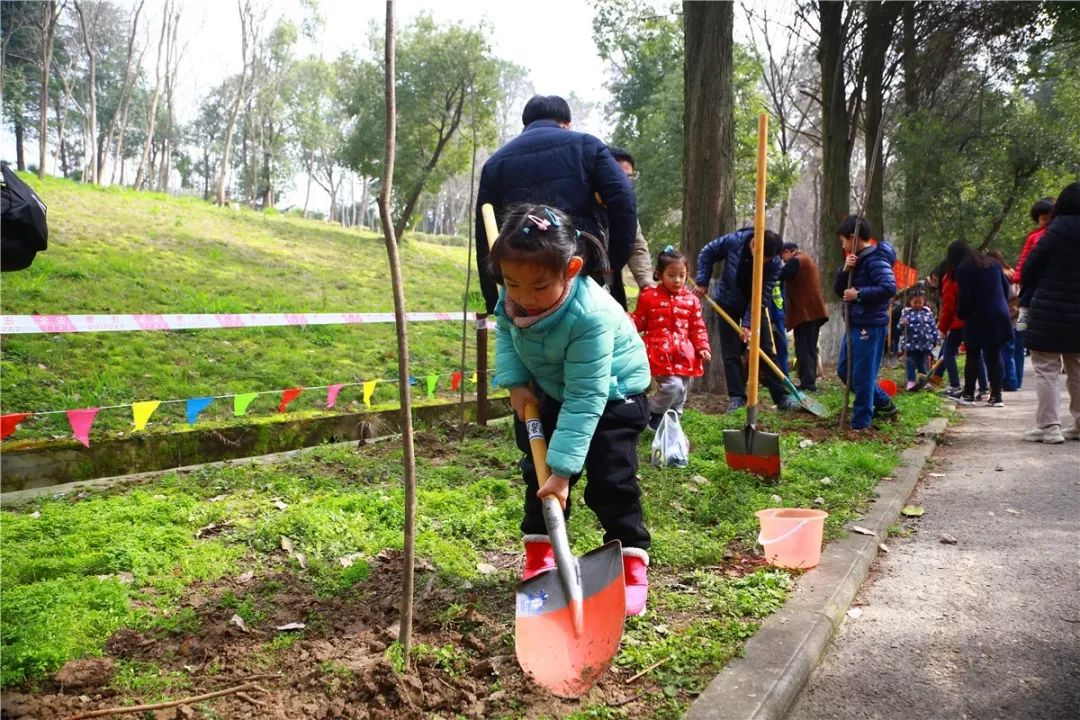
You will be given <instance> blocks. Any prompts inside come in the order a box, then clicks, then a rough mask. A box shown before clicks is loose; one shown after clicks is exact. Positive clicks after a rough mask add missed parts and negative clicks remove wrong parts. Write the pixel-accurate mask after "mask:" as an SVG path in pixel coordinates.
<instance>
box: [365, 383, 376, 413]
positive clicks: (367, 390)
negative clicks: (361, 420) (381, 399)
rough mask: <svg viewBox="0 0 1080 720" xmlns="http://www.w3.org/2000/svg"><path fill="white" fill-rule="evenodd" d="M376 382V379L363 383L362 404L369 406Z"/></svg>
mask: <svg viewBox="0 0 1080 720" xmlns="http://www.w3.org/2000/svg"><path fill="white" fill-rule="evenodd" d="M378 384H379V381H378V380H368V381H367V382H365V383H364V404H365V405H367V406H368V407H369V408H370V407H371V396H372V394H373V393H374V392H375V386H376V385H378Z"/></svg>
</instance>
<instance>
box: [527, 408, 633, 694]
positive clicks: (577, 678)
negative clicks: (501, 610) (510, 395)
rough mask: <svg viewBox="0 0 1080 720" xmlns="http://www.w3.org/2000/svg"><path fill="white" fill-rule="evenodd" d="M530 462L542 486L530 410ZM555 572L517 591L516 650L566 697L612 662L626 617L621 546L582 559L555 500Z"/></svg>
mask: <svg viewBox="0 0 1080 720" xmlns="http://www.w3.org/2000/svg"><path fill="white" fill-rule="evenodd" d="M525 425H526V428H527V429H528V433H529V445H530V447H531V449H532V456H533V464H534V465H535V466H536V478H537V481H538V483H539V484H540V485H543V484H544V481H545V480H546V479H547V476H548V474H549V473H548V467H547V443H546V442H545V440H544V430H543V427H542V426H541V424H540V413H539V410H538V409H537V407H536V406H535V405H532V404H530V405H526V406H525ZM543 503H544V522H545V524H546V525H547V530H548V536H549V537H550V538H551V546H552V548H553V549H554V550H555V564H556V569H555V570H548V571H547V572H543V573H540V574H539V575H536V576H534V577H532V578H530V579H529V580H526V581H525V582H523V583H521V584H520V585H518V588H517V612H516V617H515V621H514V645H515V650H516V652H517V658H518V663H520V664H521V669H522V670H524V671H525V674H526V675H528V676H529V678H530V679H531V680H532V681H533V682H535V683H536V684H538V685H541V686H543V687H545V688H547V689H548V690H550V691H551V692H552V693H554V694H555V695H558V696H559V697H564V698H576V697H580V696H581V695H583V694H585V693H586V692H587V691H588V690H589V688H591V687H592V686H593V685H594V684H595V683H596V681H597V680H599V679H600V676H601V675H603V674H604V671H605V670H607V668H608V665H610V664H611V659H612V658H613V657H614V656H615V652H616V651H617V650H618V649H619V641H620V640H621V639H622V632H623V620H624V619H625V617H626V587H625V585H624V581H623V562H622V544H621V543H620V542H619V541H618V540H612V541H611V542H609V543H607V544H605V545H604V546H603V547H600V548H597V549H596V550H593V551H592V552H589V553H587V554H585V555H583V556H582V557H580V558H578V557H575V556H574V553H573V551H572V550H571V549H570V542H569V540H568V539H567V537H566V522H565V520H564V518H563V510H562V507H560V505H559V501H558V500H557V499H556V498H554V497H553V496H550V495H549V496H548V497H545V498H544V499H543Z"/></svg>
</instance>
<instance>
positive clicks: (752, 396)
mask: <svg viewBox="0 0 1080 720" xmlns="http://www.w3.org/2000/svg"><path fill="white" fill-rule="evenodd" d="M768 138H769V116H768V115H767V114H765V113H761V114H760V115H758V141H757V207H756V208H755V212H754V276H753V277H754V282H753V290H752V292H751V297H750V302H751V303H752V305H751V309H750V357H752V358H754V357H757V356H758V352H759V351H760V350H761V291H762V286H763V285H764V272H765V180H766V174H765V173H766V165H765V162H766V152H767V144H768ZM747 394H748V399H747V413H752V412H755V411H756V409H757V403H758V364H757V363H750V377H749V378H748V379H747Z"/></svg>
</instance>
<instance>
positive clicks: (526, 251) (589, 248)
mask: <svg viewBox="0 0 1080 720" xmlns="http://www.w3.org/2000/svg"><path fill="white" fill-rule="evenodd" d="M575 255H578V256H580V257H581V259H582V260H584V261H585V265H584V268H583V270H582V272H583V273H584V274H588V275H590V276H592V277H594V278H602V277H603V275H604V273H606V272H607V271H608V268H609V266H608V258H607V252H606V251H605V250H604V244H603V243H602V242H600V240H599V239H597V238H596V236H594V235H590V234H589V233H584V232H578V231H577V230H576V229H575V228H574V223H573V221H572V220H571V219H570V218H569V216H567V215H566V213H564V212H562V211H561V210H556V209H555V208H552V207H548V206H547V205H534V204H532V203H523V204H520V205H514V206H513V207H511V208H510V209H509V211H508V212H507V214H506V217H505V218H504V219H503V224H502V228H500V230H499V237H498V238H496V240H495V243H494V244H493V245H492V246H491V252H490V253H489V254H488V261H487V262H488V271H489V272H490V273H491V277H492V278H493V279H494V280H495V282H497V283H498V284H500V285H502V284H503V274H502V263H504V262H519V263H529V264H532V265H540V266H542V267H543V268H544V269H546V270H548V271H550V272H551V273H553V274H556V275H561V274H562V273H563V272H564V271H565V270H566V265H567V263H569V262H570V258H572V257H574V256H575Z"/></svg>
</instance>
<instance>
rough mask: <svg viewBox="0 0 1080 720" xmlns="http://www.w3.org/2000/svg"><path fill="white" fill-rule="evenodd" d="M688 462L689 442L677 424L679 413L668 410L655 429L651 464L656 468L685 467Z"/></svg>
mask: <svg viewBox="0 0 1080 720" xmlns="http://www.w3.org/2000/svg"><path fill="white" fill-rule="evenodd" d="M689 461H690V441H689V440H687V439H686V435H685V434H684V433H683V430H682V426H681V425H680V424H679V413H677V412H675V411H674V410H668V411H667V412H666V413H664V417H663V418H662V419H661V420H660V425H659V427H657V428H656V437H654V438H653V441H652V464H653V465H655V466H656V467H662V468H663V467H686V465H687V463H688V462H689Z"/></svg>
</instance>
